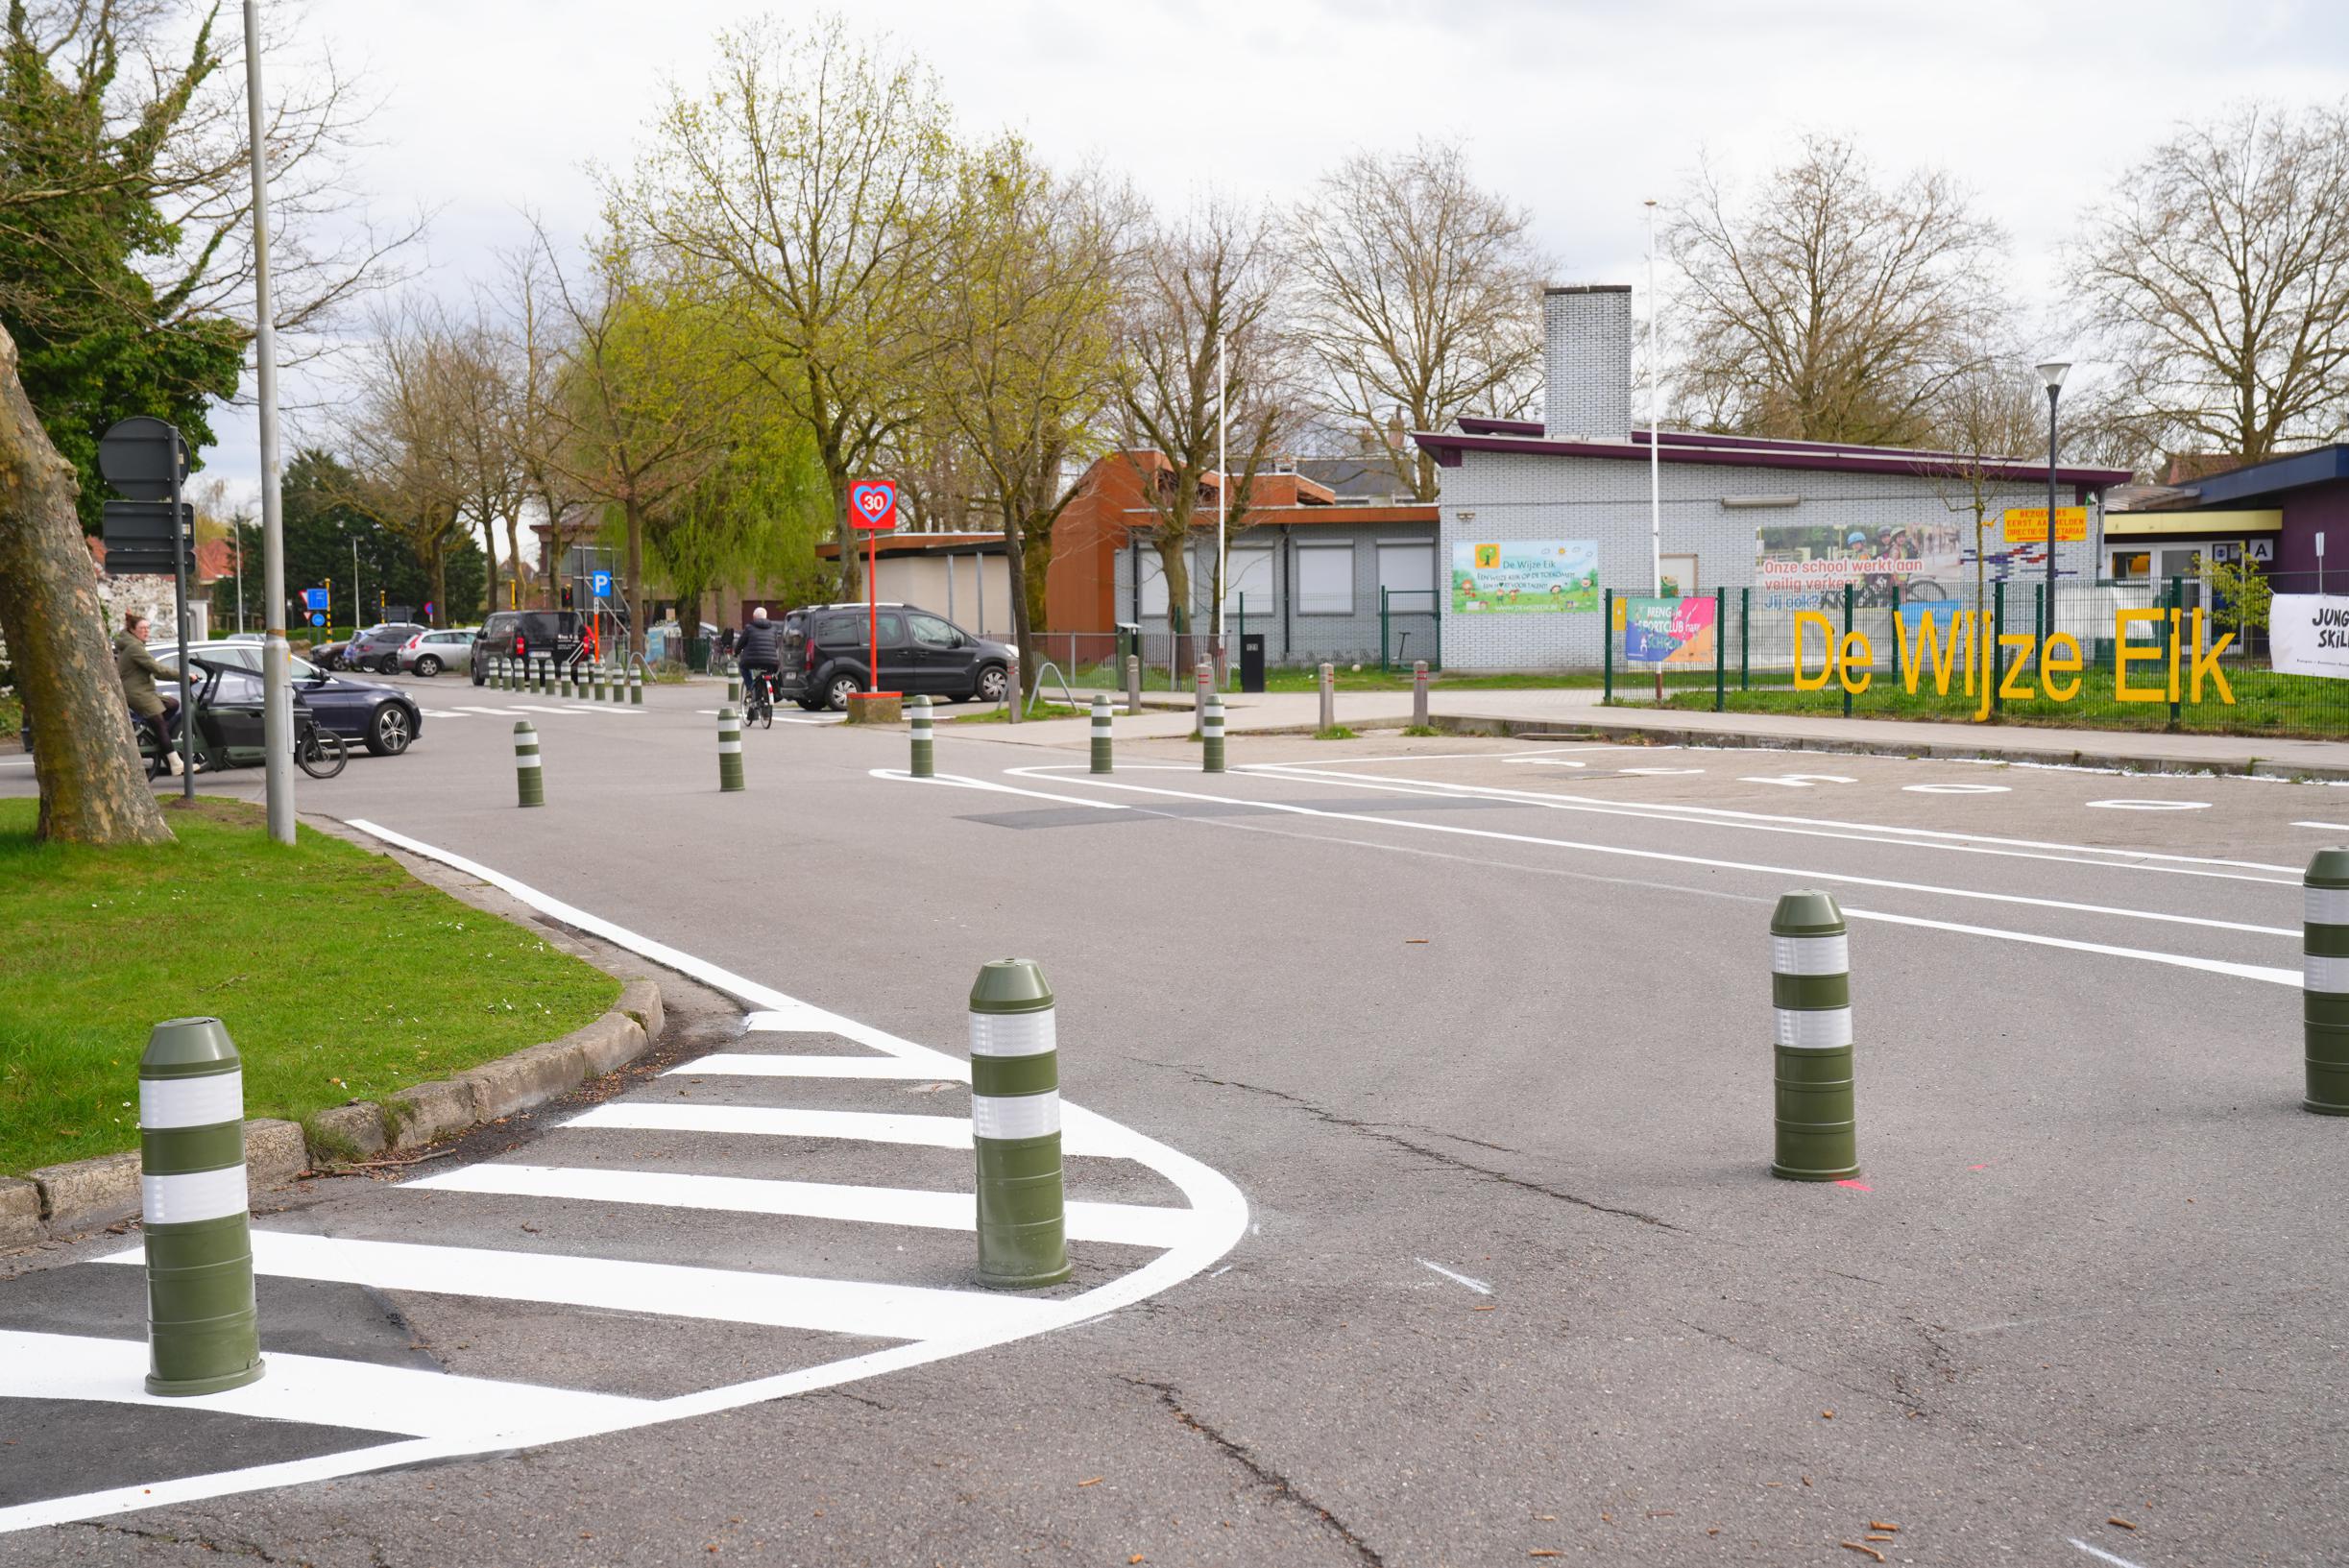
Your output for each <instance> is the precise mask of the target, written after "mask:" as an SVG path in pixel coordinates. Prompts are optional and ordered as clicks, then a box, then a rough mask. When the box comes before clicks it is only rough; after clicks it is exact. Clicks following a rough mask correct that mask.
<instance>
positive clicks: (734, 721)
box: [717, 708, 742, 794]
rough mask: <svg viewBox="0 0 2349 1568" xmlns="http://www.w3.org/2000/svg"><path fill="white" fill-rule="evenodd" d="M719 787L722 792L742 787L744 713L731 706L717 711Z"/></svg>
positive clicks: (726, 792)
mask: <svg viewBox="0 0 2349 1568" xmlns="http://www.w3.org/2000/svg"><path fill="white" fill-rule="evenodd" d="M717 787H718V791H719V793H721V794H731V793H733V792H734V791H735V790H738V789H739V788H741V787H742V715H741V714H739V713H738V712H735V711H734V710H733V709H731V708H721V709H719V710H718V711H717Z"/></svg>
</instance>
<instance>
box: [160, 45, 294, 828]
mask: <svg viewBox="0 0 2349 1568" xmlns="http://www.w3.org/2000/svg"><path fill="white" fill-rule="evenodd" d="M245 119H246V135H247V138H248V140H249V141H250V143H251V146H250V149H249V150H250V153H251V156H252V161H253V311H254V322H253V358H254V380H255V382H256V384H257V386H258V390H259V392H260V399H261V603H262V605H263V606H264V614H265V615H267V617H268V618H267V621H266V623H265V624H264V626H263V627H262V642H261V691H262V702H261V763H262V778H263V789H264V793H265V794H266V796H267V798H268V810H269V836H270V837H271V838H273V839H275V840H277V842H278V843H280V844H291V843H292V842H293V841H294V687H293V673H294V667H293V664H292V663H291V660H292V657H293V650H292V649H290V648H288V647H287V646H286V642H285V536H284V527H283V514H282V512H281V509H280V505H279V502H280V496H279V494H278V328H277V323H276V320H275V319H274V317H273V316H272V315H271V305H270V300H269V144H268V142H267V141H266V140H265V139H264V138H265V125H264V120H263V116H262V114H261V8H260V0H245ZM178 520H179V519H176V518H175V519H173V525H174V526H175V527H176V526H178Z"/></svg>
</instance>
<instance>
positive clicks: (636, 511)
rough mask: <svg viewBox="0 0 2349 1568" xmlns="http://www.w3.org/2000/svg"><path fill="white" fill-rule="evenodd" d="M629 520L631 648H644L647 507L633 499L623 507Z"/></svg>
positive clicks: (634, 650) (629, 629)
mask: <svg viewBox="0 0 2349 1568" xmlns="http://www.w3.org/2000/svg"><path fill="white" fill-rule="evenodd" d="M620 513H621V515H622V516H623V517H625V518H626V519H627V520H628V551H627V555H628V559H627V562H626V568H627V572H628V651H629V652H630V653H634V654H642V653H643V651H644V507H643V503H642V502H641V501H637V500H633V499H632V500H630V501H628V502H627V503H626V504H625V505H623V506H622V507H621V508H620Z"/></svg>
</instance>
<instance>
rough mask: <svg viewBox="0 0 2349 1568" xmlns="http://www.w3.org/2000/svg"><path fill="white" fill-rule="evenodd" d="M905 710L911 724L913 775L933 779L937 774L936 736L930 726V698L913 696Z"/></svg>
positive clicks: (918, 777)
mask: <svg viewBox="0 0 2349 1568" xmlns="http://www.w3.org/2000/svg"><path fill="white" fill-rule="evenodd" d="M906 712H907V715H908V719H909V720H910V722H911V724H912V726H913V765H912V770H911V771H912V774H913V777H915V778H917V779H934V778H936V777H937V776H938V763H937V738H936V735H935V732H934V731H933V730H932V727H931V721H930V699H929V698H928V697H925V696H918V695H917V696H915V697H914V698H913V700H912V702H911V705H910V706H908V708H907V710H906Z"/></svg>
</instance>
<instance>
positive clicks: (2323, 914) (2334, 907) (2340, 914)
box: [2300, 887, 2349, 926]
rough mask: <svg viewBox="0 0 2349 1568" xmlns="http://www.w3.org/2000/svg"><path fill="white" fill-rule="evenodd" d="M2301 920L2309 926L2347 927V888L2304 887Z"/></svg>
mask: <svg viewBox="0 0 2349 1568" xmlns="http://www.w3.org/2000/svg"><path fill="white" fill-rule="evenodd" d="M2301 892H2302V894H2303V895H2305V896H2304V898H2303V901H2302V905H2301V908H2302V910H2303V913H2302V915H2301V917H2300V918H2301V919H2302V920H2304V921H2306V922H2307V923H2308V924H2309V925H2311V926H2349V887H2305V888H2302V889H2301Z"/></svg>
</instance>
